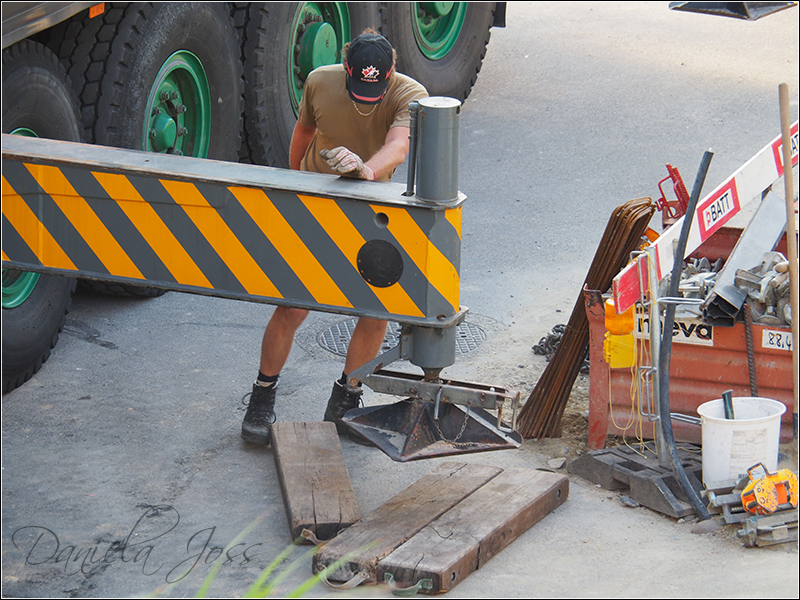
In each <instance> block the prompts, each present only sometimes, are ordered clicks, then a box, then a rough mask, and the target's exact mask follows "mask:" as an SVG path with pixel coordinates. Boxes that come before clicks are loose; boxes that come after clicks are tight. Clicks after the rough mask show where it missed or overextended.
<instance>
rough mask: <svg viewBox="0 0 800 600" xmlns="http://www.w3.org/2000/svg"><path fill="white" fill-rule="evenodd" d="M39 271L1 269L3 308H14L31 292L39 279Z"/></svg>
mask: <svg viewBox="0 0 800 600" xmlns="http://www.w3.org/2000/svg"><path fill="white" fill-rule="evenodd" d="M39 276H40V274H39V273H33V272H31V271H19V270H17V269H3V308H16V307H17V306H19V305H20V304H22V303H23V302H25V300H27V299H28V296H30V295H31V292H33V288H35V287H36V284H37V283H38V281H39Z"/></svg>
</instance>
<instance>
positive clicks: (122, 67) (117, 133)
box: [94, 2, 243, 161]
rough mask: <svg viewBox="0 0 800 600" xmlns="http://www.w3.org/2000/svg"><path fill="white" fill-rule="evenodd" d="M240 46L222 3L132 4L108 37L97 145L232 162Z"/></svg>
mask: <svg viewBox="0 0 800 600" xmlns="http://www.w3.org/2000/svg"><path fill="white" fill-rule="evenodd" d="M242 92H243V78H242V65H241V60H240V51H239V46H238V43H237V38H236V31H235V29H234V25H233V20H232V19H231V16H230V13H229V8H228V6H227V5H225V4H224V3H211V2H197V3H189V2H163V3H135V4H131V5H130V6H128V7H127V9H126V11H125V15H124V17H123V19H122V21H121V22H120V24H119V27H118V31H117V33H116V36H115V37H114V39H113V40H112V41H111V46H110V54H109V57H108V61H107V63H106V70H105V73H104V74H103V77H102V81H101V84H100V99H99V102H100V107H99V109H98V111H97V113H98V116H97V124H96V126H95V135H94V138H95V140H96V142H97V143H98V144H102V145H106V146H115V147H118V148H135V149H141V150H148V151H153V152H163V153H171V154H183V155H186V156H197V157H203V158H206V157H208V158H214V159H217V160H227V161H236V160H237V159H238V155H237V153H238V150H239V146H240V142H241V115H242Z"/></svg>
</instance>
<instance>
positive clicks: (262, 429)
mask: <svg viewBox="0 0 800 600" xmlns="http://www.w3.org/2000/svg"><path fill="white" fill-rule="evenodd" d="M277 387H278V386H277V385H271V386H269V387H264V386H262V385H258V384H257V383H254V384H253V391H252V392H250V393H249V394H245V396H244V398H247V396H250V402H249V403H248V405H247V412H246V413H245V414H244V421H243V422H242V439H243V440H244V441H245V442H250V443H251V444H261V445H263V446H267V445H269V443H270V441H271V439H272V428H271V427H270V426H271V425H272V424H273V423H274V422H275V389H276V388H277ZM244 398H242V404H244Z"/></svg>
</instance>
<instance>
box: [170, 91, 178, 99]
mask: <svg viewBox="0 0 800 600" xmlns="http://www.w3.org/2000/svg"><path fill="white" fill-rule="evenodd" d="M177 97H178V92H176V91H175V90H172V92H171V93H170V95H169V98H170V100H175V99H176V98H177Z"/></svg>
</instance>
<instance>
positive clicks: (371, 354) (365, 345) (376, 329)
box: [344, 317, 387, 375]
mask: <svg viewBox="0 0 800 600" xmlns="http://www.w3.org/2000/svg"><path fill="white" fill-rule="evenodd" d="M386 325H387V323H386V321H378V320H377V319H368V318H366V317H361V318H360V319H359V320H358V322H357V323H356V328H355V330H353V336H352V337H351V338H350V345H349V346H348V348H347V357H346V358H345V361H344V372H345V373H347V374H348V375H349V374H350V373H351V372H352V371H354V370H355V369H357V368H358V367H360V366H362V365H365V364H367V363H368V362H369V361H371V360H372V359H373V358H375V357H376V356H378V351H379V350H380V349H381V344H383V338H384V337H386Z"/></svg>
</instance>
